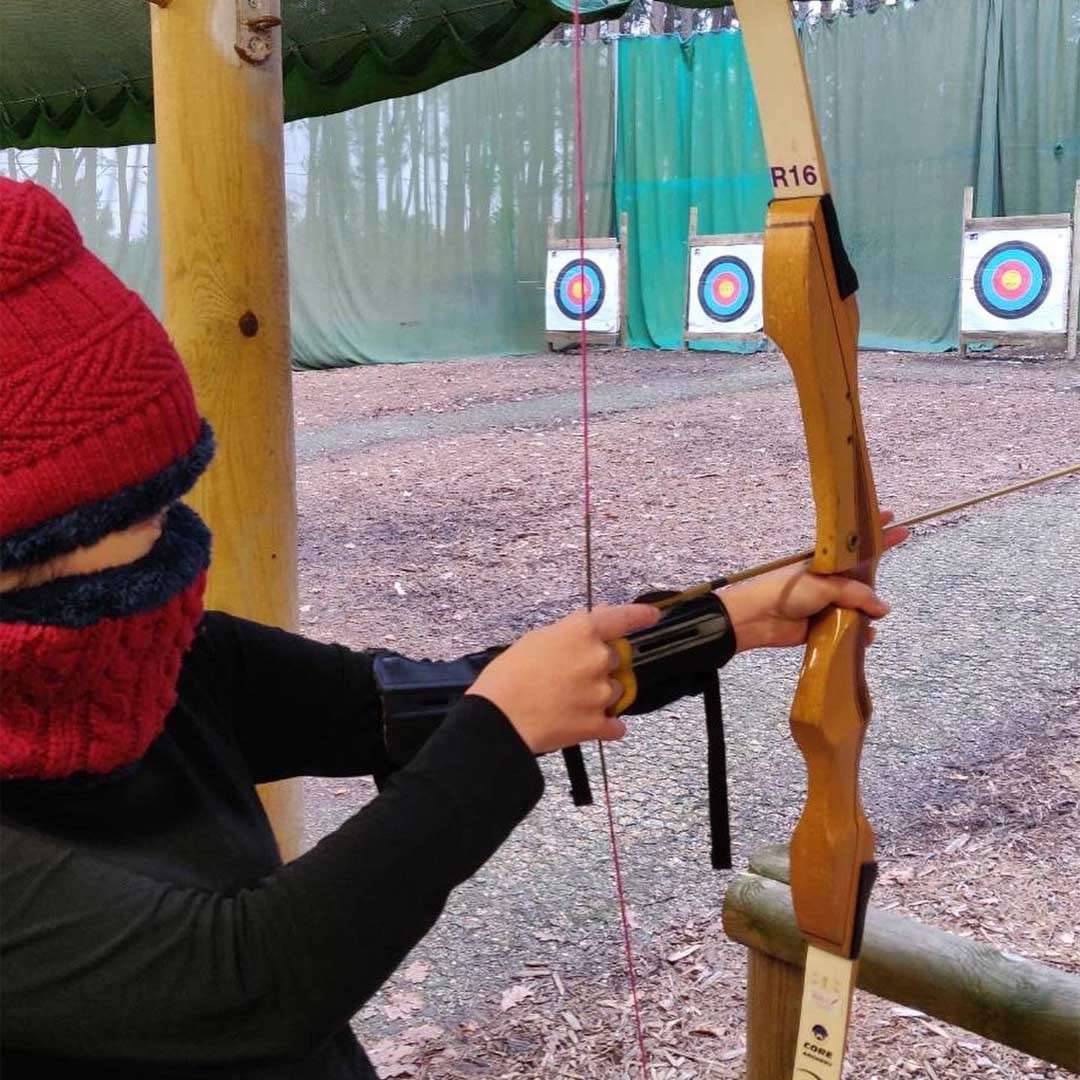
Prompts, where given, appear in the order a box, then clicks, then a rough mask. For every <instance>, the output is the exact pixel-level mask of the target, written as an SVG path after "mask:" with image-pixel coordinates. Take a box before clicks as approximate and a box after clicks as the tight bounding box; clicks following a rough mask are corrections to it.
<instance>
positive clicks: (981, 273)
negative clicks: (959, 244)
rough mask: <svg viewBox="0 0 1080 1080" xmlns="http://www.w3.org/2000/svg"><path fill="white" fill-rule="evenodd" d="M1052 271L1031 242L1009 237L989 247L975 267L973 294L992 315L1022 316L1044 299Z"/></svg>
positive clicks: (1031, 310)
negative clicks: (1009, 238)
mask: <svg viewBox="0 0 1080 1080" xmlns="http://www.w3.org/2000/svg"><path fill="white" fill-rule="evenodd" d="M1051 280H1052V274H1051V270H1050V263H1049V262H1048V261H1047V258H1046V256H1045V255H1044V254H1043V253H1042V252H1041V251H1040V250H1039V249H1038V248H1037V247H1035V246H1034V245H1033V244H1027V243H1024V242H1023V241H1022V240H1010V241H1008V242H1007V243H1004V244H998V245H997V246H996V247H992V248H991V249H990V250H989V251H988V252H987V253H986V254H985V255H984V256H983V257H982V258H981V259H980V260H979V265H978V267H977V268H976V270H975V295H976V297H978V300H979V303H980V304H982V306H983V307H984V308H986V310H987V311H989V312H990V314H991V315H996V316H997V317H998V318H999V319H1022V318H1024V316H1025V315H1030V314H1031V313H1032V312H1033V311H1035V309H1036V308H1038V307H1039V305H1040V304H1042V302H1043V300H1045V299H1046V294H1047V292H1048V291H1049V289H1050V282H1051Z"/></svg>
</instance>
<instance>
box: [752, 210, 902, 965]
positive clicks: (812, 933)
mask: <svg viewBox="0 0 1080 1080" xmlns="http://www.w3.org/2000/svg"><path fill="white" fill-rule="evenodd" d="M836 261H837V260H836V257H835V254H834V251H833V248H832V244H831V242H830V236H829V230H828V227H827V224H826V220H825V215H824V213H823V210H822V200H821V199H820V198H808V199H794V200H783V201H778V202H774V203H773V204H772V206H771V207H770V209H769V219H768V226H767V229H766V234H765V256H764V278H765V331H766V333H767V334H768V335H769V336H770V337H771V338H772V339H773V340H774V341H775V342H776V343H777V345H778V346H779V347H780V349H781V350H782V351H783V353H784V355H785V356H786V357H787V360H788V363H789V365H790V367H791V371H792V374H793V376H794V379H795V386H796V390H797V392H798V397H799V406H800V409H801V411H802V418H803V427H804V431H805V433H806V445H807V453H808V456H809V462H810V478H811V487H812V489H813V494H814V503H815V507H816V510H817V547H816V550H815V556H814V560H813V564H812V567H813V569H814V570H815V571H816V572H818V573H826V574H837V573H843V574H848V575H850V576H852V577H857V578H859V579H860V580H862V581H866V582H870V581H872V580H873V572H874V566H875V564H876V561H877V557H878V556H879V555H880V553H881V539H880V528H879V527H873V526H872V525H871V522H876V521H877V519H878V511H877V496H876V493H875V490H874V484H873V479H872V476H871V473H870V465H869V459H868V456H867V452H866V442H865V437H864V434H863V428H862V421H861V415H860V408H859V393H858V374H857V340H858V309H857V307H856V304H855V299H854V296H849V297H847V298H842V297H841V295H840V288H839V285H838V282H837V275H836V271H835V269H834V267H835V264H836ZM865 635H866V619H865V617H864V616H862V615H859V614H858V613H855V612H851V611H840V610H837V609H829V610H827V611H825V612H824V613H822V615H821V616H819V617H818V618H817V619H816V620H815V621H814V623H813V625H812V627H811V630H810V635H809V638H808V640H807V647H806V653H805V657H804V660H803V667H802V673H801V675H800V678H799V685H798V689H797V691H796V695H795V700H794V703H793V705H792V710H791V727H792V733H793V734H794V736H795V740H796V742H797V743H798V745H799V748H800V750H801V751H802V753H803V756H804V758H805V759H806V767H807V801H806V805H805V807H804V810H803V814H802V817H801V819H800V821H799V824H798V826H797V828H796V830H795V834H794V837H793V838H792V850H791V873H792V878H791V886H792V899H793V902H794V904H795V912H796V916H797V918H798V921H799V926H800V928H801V929H802V931H803V933H804V934H805V935H806V936H807V938H808V939H809V940H810V941H812V942H813V943H815V944H817V945H819V946H820V947H821V948H824V949H826V950H828V951H830V952H834V953H836V954H838V955H840V956H844V957H849V958H850V957H853V956H854V955H855V954H856V953H857V945H858V938H859V927H860V926H861V924H862V914H863V910H862V909H863V906H864V904H865V898H866V893H867V882H868V879H869V880H872V878H871V877H870V875H871V873H872V871H871V870H870V868H871V867H872V866H873V860H874V834H873V831H872V830H871V828H870V824H869V822H868V821H867V819H866V815H865V814H864V812H863V809H862V804H861V800H860V798H859V789H858V775H859V760H860V756H861V752H862V744H863V738H864V735H865V732H866V727H867V724H868V723H869V720H870V708H871V707H870V698H869V694H868V692H867V690H866V683H865V679H864V677H863V652H864V647H865V646H864V642H865Z"/></svg>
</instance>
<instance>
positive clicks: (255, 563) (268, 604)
mask: <svg viewBox="0 0 1080 1080" xmlns="http://www.w3.org/2000/svg"><path fill="white" fill-rule="evenodd" d="M249 9H250V10H255V9H257V11H256V12H255V14H256V15H257V16H258V17H259V18H260V19H261V20H263V21H262V22H261V23H259V24H258V25H257V26H253V25H252V22H251V19H250V18H249V17H248V16H249V14H250V11H249ZM280 14H281V12H280V4H279V2H278V0H257V2H255V3H252V0H198V2H194V0H185V2H183V3H181V2H174V3H171V4H169V5H168V6H165V7H160V6H154V7H152V8H151V11H150V31H151V44H152V49H153V66H154V123H155V128H156V132H157V162H158V170H159V197H160V211H161V213H160V219H161V251H162V282H163V287H164V297H165V325H166V327H167V328H168V330H169V333H170V334H171V335H172V338H173V341H174V342H175V343H176V346H177V348H178V350H179V352H180V355H181V356H182V357H183V359H184V363H185V364H186V365H187V368H188V371H189V372H190V374H191V377H192V381H193V382H194V384H195V392H196V395H197V396H198V400H199V405H200V408H201V409H202V411H203V413H204V414H205V415H206V416H207V417H208V419H209V420H210V423H211V424H212V425H213V427H214V430H215V432H216V434H217V439H218V457H217V460H216V461H215V463H214V465H213V466H212V467H211V469H210V470H209V472H208V473H207V474H206V476H205V477H204V479H203V480H202V481H201V482H200V483H199V485H198V486H197V487H196V489H195V491H194V492H193V494H192V498H191V502H192V503H193V504H194V505H195V506H196V507H197V509H198V510H199V511H200V513H202V515H203V516H204V517H205V518H206V520H207V522H208V524H209V525H210V527H211V528H212V529H213V532H214V562H213V568H212V571H211V574H210V587H209V594H208V598H207V599H208V604H209V605H210V606H213V607H217V608H222V609H224V610H226V611H231V612H234V613H236V614H240V615H244V616H247V617H249V618H252V619H256V620H259V621H261V622H266V623H272V624H275V625H277V626H282V627H286V628H292V627H294V626H295V624H296V607H297V599H296V497H295V478H294V469H295V465H294V450H293V417H292V377H291V372H290V364H289V353H290V341H289V292H288V272H287V256H286V246H285V192H284V172H283V142H282V138H283V136H282V96H281V94H282V92H281V35H280V31H279V30H277V29H273V25H274V23H273V22H272V21H271V22H267V21H266V20H273V19H276V18H277V17H279V16H280ZM267 27H269V28H267ZM255 38H258V39H259V40H257V41H256V40H255ZM256 46H259V48H260V49H261V50H263V51H265V53H266V54H265V55H263V52H261V51H259V49H256ZM266 50H268V51H266ZM242 53H244V54H246V56H247V58H245V56H244V55H241V54H242ZM252 57H254V58H255V59H254V60H253V59H251V58H252ZM299 719H300V718H298V721H299ZM262 794H263V797H264V801H265V802H266V803H267V806H268V810H269V812H270V816H271V821H272V822H273V824H274V827H275V831H276V832H277V836H278V840H279V843H280V845H281V848H282V853H283V855H284V856H285V857H286V858H290V857H292V856H294V855H295V854H297V853H298V851H299V847H300V833H301V824H302V822H301V808H300V787H299V782H298V781H289V782H287V783H286V784H277V785H271V786H269V787H268V788H264V789H263V791H262Z"/></svg>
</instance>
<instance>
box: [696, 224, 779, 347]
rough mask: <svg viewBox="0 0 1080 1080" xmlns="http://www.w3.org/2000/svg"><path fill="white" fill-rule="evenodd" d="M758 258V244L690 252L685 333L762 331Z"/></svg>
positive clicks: (750, 332)
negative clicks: (688, 295)
mask: <svg viewBox="0 0 1080 1080" xmlns="http://www.w3.org/2000/svg"><path fill="white" fill-rule="evenodd" d="M761 255H762V245H761V244H728V245H719V244H707V245H701V246H698V247H692V248H691V249H690V280H689V289H690V302H689V303H688V305H687V319H686V329H687V332H688V333H695V334H710V335H711V334H755V333H757V332H758V331H760V330H761V329H762V325H763V319H762V308H761Z"/></svg>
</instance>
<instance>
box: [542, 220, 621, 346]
mask: <svg viewBox="0 0 1080 1080" xmlns="http://www.w3.org/2000/svg"><path fill="white" fill-rule="evenodd" d="M628 235H629V219H628V217H627V214H626V211H623V212H622V213H621V214H620V215H619V235H618V236H616V237H611V236H586V237H585V238H584V240H579V239H578V238H577V237H573V238H568V237H557V236H556V235H555V219H554V218H548V233H547V250H548V251H549V252H551V251H580V250H581V249H582V248H583V247H584V249H585V250H586V251H589V250H594V251H595V250H597V249H601V250H610V249H611V248H612V247H615V248H616V249H617V250H618V253H619V328H618V330H615V331H613V332H611V333H601V332H594V331H591V330H588V331H586V334H585V341H586V343H587V344H588V345H608V346H613V347H615V348H618V347H620V346H622V345H624V344H625V343H626V341H627V340H629V339H628V336H627V330H626V255H627V245H628ZM544 289H545V292H546V290H547V281H546V278H545V283H544ZM544 336H545V340H546V341H547V346H548V349H549V350H551V351H552V352H561V351H563V350H564V349H571V348H574V347H575V346H580V345H581V331H580V330H549V329H547V328H546V327H545V329H544Z"/></svg>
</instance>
